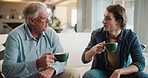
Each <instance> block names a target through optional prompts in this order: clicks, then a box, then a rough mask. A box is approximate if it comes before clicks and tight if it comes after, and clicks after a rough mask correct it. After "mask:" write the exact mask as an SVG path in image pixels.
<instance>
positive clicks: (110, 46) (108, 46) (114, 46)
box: [104, 43, 118, 52]
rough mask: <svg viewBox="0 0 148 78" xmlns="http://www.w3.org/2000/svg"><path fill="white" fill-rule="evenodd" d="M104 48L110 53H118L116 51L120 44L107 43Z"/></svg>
mask: <svg viewBox="0 0 148 78" xmlns="http://www.w3.org/2000/svg"><path fill="white" fill-rule="evenodd" d="M104 46H105V49H107V51H108V52H116V50H117V48H118V43H105V45H104Z"/></svg>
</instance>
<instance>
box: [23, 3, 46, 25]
mask: <svg viewBox="0 0 148 78" xmlns="http://www.w3.org/2000/svg"><path fill="white" fill-rule="evenodd" d="M42 11H47V5H46V4H44V3H41V2H31V3H29V4H28V5H27V6H26V7H25V8H24V10H23V14H24V17H25V21H26V23H27V24H29V21H28V18H29V17H31V18H37V17H38V14H39V13H40V12H42Z"/></svg>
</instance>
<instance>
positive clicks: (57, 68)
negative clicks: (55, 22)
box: [49, 30, 67, 75]
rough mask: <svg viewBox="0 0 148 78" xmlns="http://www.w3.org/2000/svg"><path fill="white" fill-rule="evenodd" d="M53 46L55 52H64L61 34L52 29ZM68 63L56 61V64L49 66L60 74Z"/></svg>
mask: <svg viewBox="0 0 148 78" xmlns="http://www.w3.org/2000/svg"><path fill="white" fill-rule="evenodd" d="M52 36H53V37H52V47H53V53H60V52H63V51H64V50H63V47H62V44H61V42H60V38H59V36H58V35H57V34H56V32H55V31H54V30H52ZM66 65H67V62H58V61H57V62H55V63H54V64H52V65H50V66H49V67H51V68H54V69H55V74H56V75H57V74H60V73H62V72H63V71H64V69H65V66H66Z"/></svg>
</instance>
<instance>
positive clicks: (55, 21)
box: [48, 17, 63, 33]
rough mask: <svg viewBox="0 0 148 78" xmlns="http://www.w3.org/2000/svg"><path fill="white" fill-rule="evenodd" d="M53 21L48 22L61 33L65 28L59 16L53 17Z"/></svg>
mask: <svg viewBox="0 0 148 78" xmlns="http://www.w3.org/2000/svg"><path fill="white" fill-rule="evenodd" d="M51 20H52V21H51V23H49V24H48V26H49V27H52V28H53V29H54V30H55V31H56V32H57V33H60V32H61V31H62V30H63V29H62V28H61V21H60V20H59V18H57V17H51Z"/></svg>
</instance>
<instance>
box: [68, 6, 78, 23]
mask: <svg viewBox="0 0 148 78" xmlns="http://www.w3.org/2000/svg"><path fill="white" fill-rule="evenodd" d="M66 6H67V22H68V23H67V25H68V26H71V10H72V9H76V3H71V4H68V5H66Z"/></svg>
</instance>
